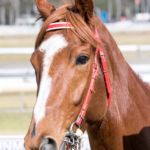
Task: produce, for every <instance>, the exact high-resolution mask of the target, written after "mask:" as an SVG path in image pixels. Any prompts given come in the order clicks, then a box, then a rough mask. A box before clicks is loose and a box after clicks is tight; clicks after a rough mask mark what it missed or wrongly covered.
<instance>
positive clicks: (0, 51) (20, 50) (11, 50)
mask: <svg viewBox="0 0 150 150" xmlns="http://www.w3.org/2000/svg"><path fill="white" fill-rule="evenodd" d="M119 48H120V50H121V51H122V52H126V51H130V52H131V51H134V52H136V51H141V52H144V51H150V44H147V45H137V44H130V45H119ZM33 51H34V49H33V48H31V47H26V48H20V47H19V48H0V55H3V54H15V55H17V54H31V53H32V52H33Z"/></svg>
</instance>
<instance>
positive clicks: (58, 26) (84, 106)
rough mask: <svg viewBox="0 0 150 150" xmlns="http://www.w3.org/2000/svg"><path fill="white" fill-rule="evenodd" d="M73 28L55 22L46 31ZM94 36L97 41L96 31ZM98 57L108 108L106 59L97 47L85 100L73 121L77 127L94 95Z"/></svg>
mask: <svg viewBox="0 0 150 150" xmlns="http://www.w3.org/2000/svg"><path fill="white" fill-rule="evenodd" d="M73 28H74V27H73V26H72V25H71V23H69V22H56V23H51V24H49V26H48V28H47V30H46V31H47V32H48V31H53V30H60V29H73ZM95 36H96V38H97V39H99V35H98V31H97V30H96V32H95ZM98 57H99V58H100V62H101V65H102V71H103V75H104V80H105V85H106V90H107V102H108V109H109V108H110V103H111V96H112V88H111V83H110V79H109V75H108V69H107V64H106V59H105V55H104V50H103V48H101V47H97V48H96V52H95V60H94V64H93V69H92V78H91V81H90V85H89V88H88V91H87V94H86V96H85V98H84V99H83V104H82V107H81V110H80V113H79V115H78V117H77V120H76V121H75V124H76V125H77V126H81V124H82V122H83V120H84V118H85V115H86V112H87V109H88V105H89V102H90V101H91V95H92V93H94V85H95V81H96V78H97V76H99V73H100V68H99V63H98V60H97V59H98Z"/></svg>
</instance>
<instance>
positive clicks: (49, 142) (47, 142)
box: [39, 138, 57, 150]
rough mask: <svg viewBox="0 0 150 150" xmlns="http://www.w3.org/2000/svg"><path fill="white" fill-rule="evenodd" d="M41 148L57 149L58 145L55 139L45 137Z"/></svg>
mask: <svg viewBox="0 0 150 150" xmlns="http://www.w3.org/2000/svg"><path fill="white" fill-rule="evenodd" d="M39 150H57V145H56V142H55V140H54V139H51V138H44V139H43V140H42V143H41V145H40V148H39Z"/></svg>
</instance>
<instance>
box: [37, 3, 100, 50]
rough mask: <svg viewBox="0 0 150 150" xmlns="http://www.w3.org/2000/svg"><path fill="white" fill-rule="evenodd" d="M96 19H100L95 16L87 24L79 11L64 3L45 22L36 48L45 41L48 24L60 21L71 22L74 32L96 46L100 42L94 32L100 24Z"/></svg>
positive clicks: (84, 40)
mask: <svg viewBox="0 0 150 150" xmlns="http://www.w3.org/2000/svg"><path fill="white" fill-rule="evenodd" d="M96 20H98V19H97V18H96V17H93V18H91V19H90V21H89V22H88V24H87V23H86V22H85V21H84V19H83V18H82V17H81V16H80V15H79V14H78V13H76V12H74V11H73V9H72V6H70V5H64V6H62V7H60V8H58V9H57V10H56V11H54V12H53V13H52V14H51V16H50V17H48V18H47V19H46V20H45V21H44V22H43V26H42V28H41V30H40V32H39V34H38V37H37V40H36V44H35V49H37V48H38V47H39V45H40V43H41V42H42V41H43V39H44V36H45V33H46V29H47V27H48V25H49V24H50V23H53V22H58V21H66V22H70V23H71V24H72V25H73V27H74V29H72V31H73V32H74V34H76V35H77V36H78V37H79V38H80V39H81V40H82V41H83V42H87V43H89V44H91V45H92V46H93V47H95V48H96V47H97V44H98V43H99V42H98V41H97V39H96V38H95V36H94V34H93V32H94V29H95V28H96V26H97V24H98V23H97V22H98V21H96ZM69 30H70V29H69Z"/></svg>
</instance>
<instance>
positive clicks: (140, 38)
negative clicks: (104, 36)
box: [112, 32, 150, 44]
mask: <svg viewBox="0 0 150 150" xmlns="http://www.w3.org/2000/svg"><path fill="white" fill-rule="evenodd" d="M112 35H113V37H114V38H115V40H116V42H117V43H118V44H150V32H136V33H135V32H131V33H127V32H120V33H112Z"/></svg>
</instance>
